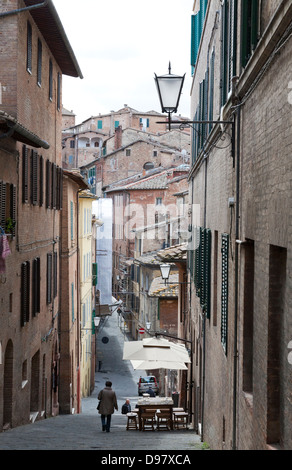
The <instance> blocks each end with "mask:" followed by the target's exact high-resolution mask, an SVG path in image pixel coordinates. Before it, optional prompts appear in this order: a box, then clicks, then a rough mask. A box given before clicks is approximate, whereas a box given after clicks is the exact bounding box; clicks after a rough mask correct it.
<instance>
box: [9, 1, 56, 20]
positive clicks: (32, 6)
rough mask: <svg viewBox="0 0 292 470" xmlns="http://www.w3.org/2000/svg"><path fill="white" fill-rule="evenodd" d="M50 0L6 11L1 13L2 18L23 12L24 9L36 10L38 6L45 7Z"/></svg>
mask: <svg viewBox="0 0 292 470" xmlns="http://www.w3.org/2000/svg"><path fill="white" fill-rule="evenodd" d="M48 2H49V0H45V1H44V2H42V3H38V4H37V5H31V6H30V7H25V8H18V9H17V10H11V11H5V12H3V13H0V18H3V17H5V16H12V15H17V14H18V13H22V12H23V11H29V10H35V9H36V8H42V7H45V6H46V5H47V3H48Z"/></svg>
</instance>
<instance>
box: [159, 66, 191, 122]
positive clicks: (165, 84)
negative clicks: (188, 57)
mask: <svg viewBox="0 0 292 470" xmlns="http://www.w3.org/2000/svg"><path fill="white" fill-rule="evenodd" d="M184 79H185V74H184V75H182V76H180V75H174V74H172V73H171V66H170V63H169V73H168V74H167V75H161V76H160V77H158V76H157V75H156V74H155V78H154V80H155V83H156V87H157V91H158V95H159V100H160V104H161V109H162V112H163V113H168V114H169V113H176V112H177V108H178V105H179V100H180V96H181V92H182V88H183V84H184Z"/></svg>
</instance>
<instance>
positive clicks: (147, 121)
mask: <svg viewBox="0 0 292 470" xmlns="http://www.w3.org/2000/svg"><path fill="white" fill-rule="evenodd" d="M147 127H149V119H148V118H147Z"/></svg>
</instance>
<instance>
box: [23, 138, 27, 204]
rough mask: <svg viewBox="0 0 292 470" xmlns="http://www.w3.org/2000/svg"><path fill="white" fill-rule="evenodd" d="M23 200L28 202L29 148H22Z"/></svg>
mask: <svg viewBox="0 0 292 470" xmlns="http://www.w3.org/2000/svg"><path fill="white" fill-rule="evenodd" d="M22 202H23V203H26V202H28V149H27V147H26V146H25V145H24V146H23V148H22Z"/></svg>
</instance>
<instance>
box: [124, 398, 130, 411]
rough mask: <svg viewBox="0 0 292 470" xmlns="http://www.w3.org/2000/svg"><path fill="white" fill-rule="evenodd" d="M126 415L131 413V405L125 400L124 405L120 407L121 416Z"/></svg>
mask: <svg viewBox="0 0 292 470" xmlns="http://www.w3.org/2000/svg"><path fill="white" fill-rule="evenodd" d="M127 413H131V405H130V400H129V398H127V400H126V401H125V403H124V404H123V406H122V414H123V415H126V414H127Z"/></svg>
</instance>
